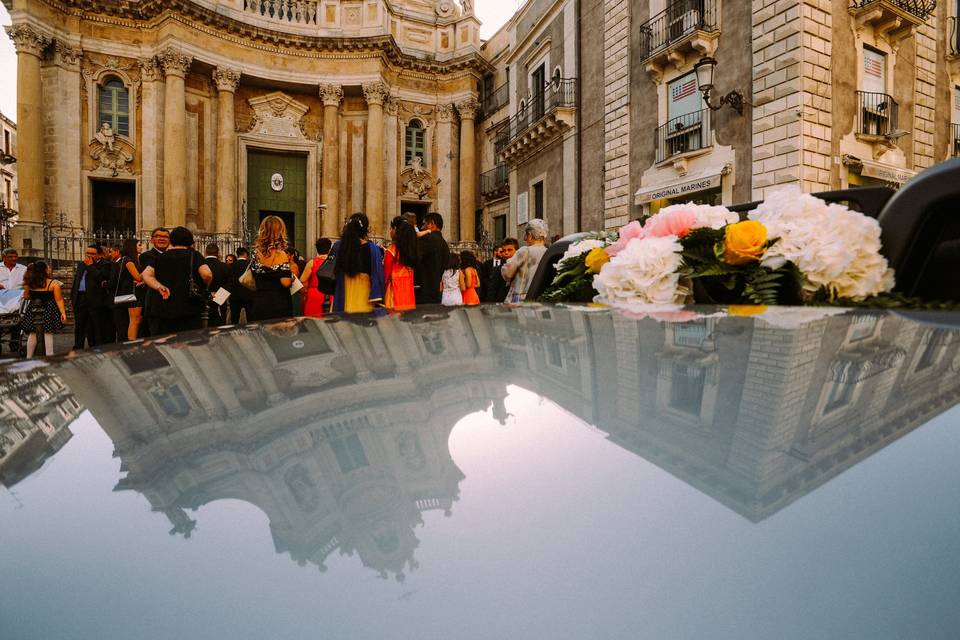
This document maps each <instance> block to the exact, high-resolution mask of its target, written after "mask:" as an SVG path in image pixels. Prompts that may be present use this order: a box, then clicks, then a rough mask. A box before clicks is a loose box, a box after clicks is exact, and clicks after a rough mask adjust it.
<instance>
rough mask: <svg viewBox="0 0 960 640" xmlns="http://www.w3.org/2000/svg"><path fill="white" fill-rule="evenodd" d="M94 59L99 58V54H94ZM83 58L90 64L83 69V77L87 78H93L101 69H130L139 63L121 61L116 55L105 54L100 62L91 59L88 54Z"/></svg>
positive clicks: (125, 70)
mask: <svg viewBox="0 0 960 640" xmlns="http://www.w3.org/2000/svg"><path fill="white" fill-rule="evenodd" d="M95 58H96V59H99V58H100V57H99V56H95ZM84 59H85V60H89V61H90V62H91V63H92V64H91V65H88V66H85V67H84V69H83V77H84V78H86V79H87V80H93V79H94V78H95V77H96V76H97V75H99V73H100V72H101V71H124V72H127V71H132V70H133V69H135V68H137V67H138V66H139V65H140V63H139V61H137V62H123V61H121V60H120V58H118V57H117V56H106V57H104V58H103V60H102V61H101V62H100V63H97V62H96V59H95V60H91V59H90V58H89V57H88V56H84Z"/></svg>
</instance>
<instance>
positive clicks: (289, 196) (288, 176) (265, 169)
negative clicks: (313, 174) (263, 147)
mask: <svg viewBox="0 0 960 640" xmlns="http://www.w3.org/2000/svg"><path fill="white" fill-rule="evenodd" d="M267 216H277V217H279V218H281V219H282V220H283V221H284V223H285V224H286V225H287V235H288V240H289V241H290V244H292V245H293V246H294V247H296V248H297V249H298V250H299V251H300V253H303V254H306V253H307V240H306V238H307V156H306V155H302V154H294V153H275V152H270V151H260V150H258V151H253V150H251V151H249V152H248V153H247V225H248V226H249V232H250V237H251V238H255V237H256V236H257V230H258V229H259V227H260V221H261V220H263V219H264V218H265V217H267Z"/></svg>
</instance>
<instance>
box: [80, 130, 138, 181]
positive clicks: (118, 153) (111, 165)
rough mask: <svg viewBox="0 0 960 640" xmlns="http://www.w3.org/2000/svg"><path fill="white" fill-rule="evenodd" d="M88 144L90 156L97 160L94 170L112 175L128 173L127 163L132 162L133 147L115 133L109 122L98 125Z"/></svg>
mask: <svg viewBox="0 0 960 640" xmlns="http://www.w3.org/2000/svg"><path fill="white" fill-rule="evenodd" d="M89 144H90V157H91V158H93V159H94V160H96V162H97V169H96V171H98V172H103V173H109V174H110V175H111V176H114V177H116V176H118V175H120V174H121V173H130V168H129V167H128V165H129V164H130V163H131V162H133V153H132V152H133V147H131V146H130V144H129V143H128V142H126V141H124V140H123V139H122V138H119V137H118V136H117V135H116V133H115V132H114V130H113V127H112V126H110V123H109V122H104V123H103V124H101V125H100V129H98V130H97V133H96V134H94V136H93V140H91V141H90V143H89Z"/></svg>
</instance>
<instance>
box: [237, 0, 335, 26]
mask: <svg viewBox="0 0 960 640" xmlns="http://www.w3.org/2000/svg"><path fill="white" fill-rule="evenodd" d="M243 10H244V11H246V12H247V13H250V14H253V15H254V16H257V17H260V18H266V19H267V20H274V21H276V22H282V23H285V24H290V25H302V26H305V27H306V26H316V24H317V19H318V16H319V14H320V3H319V2H318V0H244V2H243Z"/></svg>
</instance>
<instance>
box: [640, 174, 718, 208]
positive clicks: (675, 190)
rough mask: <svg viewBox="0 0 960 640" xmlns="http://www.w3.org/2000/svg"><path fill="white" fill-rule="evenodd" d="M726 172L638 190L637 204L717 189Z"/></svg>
mask: <svg viewBox="0 0 960 640" xmlns="http://www.w3.org/2000/svg"><path fill="white" fill-rule="evenodd" d="M723 176H724V172H720V173H715V174H712V175H707V176H700V177H697V178H694V179H692V180H685V181H683V182H676V183H673V184H668V185H658V186H655V187H651V188H648V189H640V190H639V191H637V195H636V204H647V203H648V202H653V201H654V200H666V199H669V198H679V197H682V196H685V195H689V194H694V193H697V192H698V191H707V190H709V189H716V188H717V187H719V186H720V185H721V184H723Z"/></svg>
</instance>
